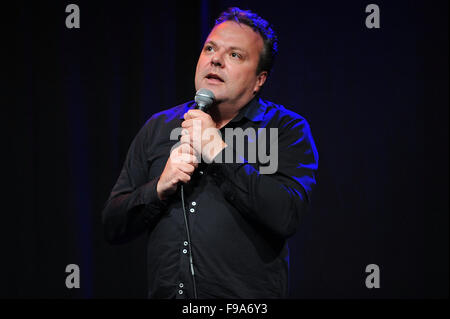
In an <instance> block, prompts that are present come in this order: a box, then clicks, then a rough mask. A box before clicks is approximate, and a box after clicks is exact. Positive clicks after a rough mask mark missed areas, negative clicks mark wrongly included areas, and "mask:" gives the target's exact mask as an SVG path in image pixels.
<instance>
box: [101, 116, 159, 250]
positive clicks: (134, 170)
mask: <svg viewBox="0 0 450 319" xmlns="http://www.w3.org/2000/svg"><path fill="white" fill-rule="evenodd" d="M147 125H149V123H147ZM145 130H146V128H145V126H144V127H143V128H142V129H141V130H140V131H139V133H138V135H137V136H136V137H135V139H134V140H133V142H132V143H131V146H130V148H129V150H128V154H127V157H126V160H125V163H124V165H123V168H122V171H121V173H120V176H119V178H118V180H117V182H116V184H115V186H114V188H113V189H112V191H111V195H110V196H109V198H108V200H107V202H106V204H105V206H104V209H103V212H102V220H103V226H104V231H105V237H106V239H107V240H108V242H110V243H114V244H118V243H124V242H127V241H130V240H132V239H134V238H135V237H137V236H138V235H140V234H141V233H142V232H144V231H145V230H146V229H147V228H148V227H149V225H151V224H152V223H154V222H155V220H156V219H157V218H158V217H159V216H160V215H161V213H162V212H163V211H164V209H165V207H166V202H164V201H161V200H160V199H159V197H158V194H157V191H156V186H157V184H158V180H159V176H158V177H155V178H153V179H152V180H148V167H147V166H148V163H147V161H146V156H145V148H144V147H145V143H146V137H145V136H146V131H145Z"/></svg>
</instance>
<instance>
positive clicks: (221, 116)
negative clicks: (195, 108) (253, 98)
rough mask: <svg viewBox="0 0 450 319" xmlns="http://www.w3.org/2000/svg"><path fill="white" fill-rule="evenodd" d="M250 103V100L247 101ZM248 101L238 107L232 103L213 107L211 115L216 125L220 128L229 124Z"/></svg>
mask: <svg viewBox="0 0 450 319" xmlns="http://www.w3.org/2000/svg"><path fill="white" fill-rule="evenodd" d="M247 103H248V102H247ZM247 103H245V104H243V105H241V106H239V107H236V105H231V104H228V103H227V104H225V103H221V104H216V105H214V107H212V108H211V110H210V112H209V114H210V115H211V117H212V119H213V120H214V122H216V127H217V128H218V129H220V128H222V127H224V126H225V125H227V124H228V123H229V122H230V121H231V120H232V119H233V118H234V117H235V116H236V115H238V114H239V111H240V110H241V109H242V108H243V107H244V106H245V105H247Z"/></svg>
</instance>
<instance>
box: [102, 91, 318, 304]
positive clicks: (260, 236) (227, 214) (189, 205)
mask: <svg viewBox="0 0 450 319" xmlns="http://www.w3.org/2000/svg"><path fill="white" fill-rule="evenodd" d="M194 107H195V103H194V102H188V103H185V104H182V105H179V106H176V107H174V108H171V109H168V110H166V111H163V112H160V113H157V114H155V115H153V116H152V117H151V118H150V119H149V120H148V121H147V123H146V124H145V125H144V126H143V127H142V129H141V130H140V131H139V133H138V134H137V136H136V137H135V139H134V140H133V142H132V144H131V146H130V149H129V151H128V155H127V157H126V160H125V163H124V165H123V169H122V171H121V173H120V176H119V178H118V180H117V183H116V185H115V186H114V188H113V190H112V192H111V195H110V197H109V199H108V201H107V202H106V204H105V207H104V210H103V223H104V229H105V235H106V237H107V239H108V241H109V242H111V243H122V242H126V241H129V240H131V239H133V238H135V237H136V236H138V235H140V234H142V233H144V232H145V233H146V236H147V238H148V245H147V261H148V262H147V264H148V266H147V274H148V290H149V291H148V296H149V297H150V298H193V284H192V279H191V273H190V268H189V249H188V248H189V247H188V245H189V244H188V242H187V238H186V237H187V236H186V231H185V224H184V217H183V209H182V206H181V198H180V192H179V188H178V192H177V193H176V194H174V195H173V196H172V197H171V198H170V199H168V200H165V201H161V200H160V199H159V198H158V195H157V192H156V185H157V183H158V180H159V177H160V175H161V174H162V171H163V170H164V167H165V164H166V162H167V160H168V157H169V154H170V150H171V148H172V146H174V144H175V143H178V139H176V138H175V139H171V138H170V135H171V132H172V130H173V129H177V128H179V127H180V126H181V122H183V120H184V118H183V115H184V113H186V112H187V111H188V110H189V109H192V108H194ZM237 127H239V128H242V129H243V130H244V131H245V130H246V129H247V128H250V129H251V130H252V129H254V130H255V131H256V132H257V136H256V139H255V138H254V136H252V135H251V134H249V135H248V136H245V147H244V150H242V148H240V147H238V145H239V144H238V143H236V144H235V145H230V144H231V143H230V144H229V146H227V148H226V149H225V150H223V151H222V152H220V153H219V154H218V155H217V156H216V158H215V162H220V161H219V159H222V163H215V162H213V163H209V164H208V163H204V162H203V163H200V164H199V166H198V168H197V169H196V171H195V172H194V174H193V175H192V179H191V181H190V182H189V183H188V184H185V185H184V196H185V207H186V212H187V214H188V224H189V227H190V234H191V244H192V245H191V246H192V247H191V248H192V255H193V261H194V269H195V278H196V286H197V292H198V297H199V298H286V297H287V296H288V262H289V251H288V246H287V239H288V238H289V237H290V236H291V235H293V234H294V232H295V231H296V229H297V227H298V225H299V222H300V219H301V216H302V214H303V213H304V212H305V210H306V205H307V204H308V201H309V198H310V195H311V190H312V188H313V186H314V185H315V183H316V182H315V175H316V172H317V168H318V153H317V150H316V147H315V145H314V141H313V138H312V135H311V131H310V128H309V125H308V123H307V122H306V120H305V119H304V118H303V117H301V116H300V115H298V114H296V113H294V112H292V111H289V110H288V109H286V108H284V107H283V106H281V105H276V104H274V103H271V102H268V101H264V100H262V99H259V98H254V99H253V100H252V101H250V102H249V103H248V104H247V105H246V106H245V107H243V108H242V109H241V110H240V112H239V113H238V115H237V116H236V117H235V118H234V119H233V120H231V121H230V122H229V123H228V124H227V125H226V126H225V127H223V128H222V129H221V130H220V131H221V133H222V134H223V138H224V140H225V134H224V133H225V129H226V128H237ZM262 128H266V134H265V135H262V134H259V133H260V132H261V131H262V130H261V129H262ZM270 128H276V129H277V132H278V137H277V141H275V140H274V139H273V136H274V135H272V134H270V130H269V129H270ZM245 132H247V131H245ZM260 136H264V137H263V138H264V139H266V140H267V141H270V143H268V146H267V148H268V149H267V152H266V154H270V150H276V148H274V147H273V146H274V144H273V143H274V142H275V143H276V142H278V150H277V151H278V153H277V157H278V158H277V159H278V167H277V170H276V172H275V173H273V174H262V173H260V171H261V167H262V166H261V165H263V163H264V162H265V161H263V162H262V163H261V161H260V160H259V157H258V158H257V159H256V161H255V160H254V157H252V158H253V160H248V159H249V158H250V157H251V156H250V155H249V153H248V151H247V150H248V149H250V148H249V147H248V146H249V145H251V143H257V142H258V140H259V139H260ZM270 137H272V139H271V138H270ZM269 144H270V145H269ZM261 145H262V144H261ZM258 147H259V144H258ZM227 149H228V150H227ZM229 150H230V151H231V154H232V155H233V159H235V160H234V163H228V162H226V161H225V160H224V159H225V156H224V154H226V151H229ZM236 158H238V160H236ZM266 165H267V164H266ZM263 166H264V165H263Z"/></svg>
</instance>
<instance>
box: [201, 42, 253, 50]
mask: <svg viewBox="0 0 450 319" xmlns="http://www.w3.org/2000/svg"><path fill="white" fill-rule="evenodd" d="M208 44H209V45H212V46H214V47H217V46H218V45H217V43H216V42H214V41H212V40H209V41H208V42H206V43H205V45H208ZM228 50H237V51H242V52H244V53H247V51H246V50H244V49H243V48H240V47H229V48H228Z"/></svg>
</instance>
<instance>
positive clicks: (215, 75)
mask: <svg viewBox="0 0 450 319" xmlns="http://www.w3.org/2000/svg"><path fill="white" fill-rule="evenodd" d="M205 78H207V79H209V80H218V81H220V82H224V80H223V79H222V78H221V77H220V76H218V75H217V74H215V73H209V74H208V75H207V76H205Z"/></svg>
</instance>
